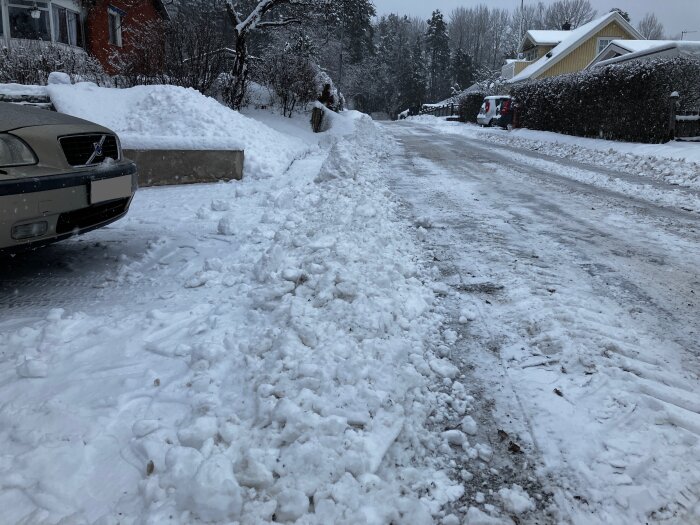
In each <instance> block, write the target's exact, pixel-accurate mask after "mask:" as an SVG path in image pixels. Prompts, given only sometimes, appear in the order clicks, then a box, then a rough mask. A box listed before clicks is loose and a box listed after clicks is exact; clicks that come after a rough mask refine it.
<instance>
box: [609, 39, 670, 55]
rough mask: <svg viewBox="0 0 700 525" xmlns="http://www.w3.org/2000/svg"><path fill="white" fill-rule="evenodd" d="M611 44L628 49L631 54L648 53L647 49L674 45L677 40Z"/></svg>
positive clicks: (621, 41) (634, 41)
mask: <svg viewBox="0 0 700 525" xmlns="http://www.w3.org/2000/svg"><path fill="white" fill-rule="evenodd" d="M610 43H611V44H615V45H617V46H619V47H621V48H623V49H626V50H627V51H629V52H630V53H634V52H636V51H646V50H647V49H653V48H656V47H659V46H663V45H668V44H673V43H675V40H613V41H612V42H610Z"/></svg>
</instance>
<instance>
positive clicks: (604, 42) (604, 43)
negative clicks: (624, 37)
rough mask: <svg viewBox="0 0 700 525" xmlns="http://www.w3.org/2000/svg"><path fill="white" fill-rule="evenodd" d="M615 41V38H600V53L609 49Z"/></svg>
mask: <svg viewBox="0 0 700 525" xmlns="http://www.w3.org/2000/svg"><path fill="white" fill-rule="evenodd" d="M613 40H615V39H614V38H599V39H598V53H600V52H601V51H602V50H603V49H605V48H606V47H608V44H609V43H610V42H612V41H613Z"/></svg>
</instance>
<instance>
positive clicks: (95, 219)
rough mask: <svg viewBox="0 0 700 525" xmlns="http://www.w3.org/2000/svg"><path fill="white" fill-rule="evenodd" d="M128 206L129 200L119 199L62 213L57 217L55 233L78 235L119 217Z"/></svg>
mask: <svg viewBox="0 0 700 525" xmlns="http://www.w3.org/2000/svg"><path fill="white" fill-rule="evenodd" d="M128 205H129V199H119V200H118V201H113V202H107V203H104V204H95V205H93V206H89V207H87V208H82V209H80V210H75V211H69V212H66V213H62V214H61V215H59V217H58V223H57V224H56V233H57V234H58V235H61V234H63V233H69V232H74V233H78V232H79V231H80V230H82V229H84V228H89V227H91V226H95V225H97V224H100V223H102V222H105V221H108V220H110V219H113V218H114V217H117V216H118V215H121V214H122V213H124V212H125V211H126V207H127V206H128Z"/></svg>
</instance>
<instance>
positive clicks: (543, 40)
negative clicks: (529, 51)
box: [518, 29, 571, 52]
mask: <svg viewBox="0 0 700 525" xmlns="http://www.w3.org/2000/svg"><path fill="white" fill-rule="evenodd" d="M570 34H571V31H562V30H560V31H555V30H549V29H531V30H529V31H528V32H527V33H525V38H523V40H522V42H520V46H519V47H518V51H519V52H522V51H523V50H524V48H525V42H526V41H527V40H530V41H531V42H532V43H533V44H535V45H538V46H541V45H547V44H549V45H556V44H559V43H560V42H562V41H563V40H565V39H566V38H567V37H568V36H569V35H570Z"/></svg>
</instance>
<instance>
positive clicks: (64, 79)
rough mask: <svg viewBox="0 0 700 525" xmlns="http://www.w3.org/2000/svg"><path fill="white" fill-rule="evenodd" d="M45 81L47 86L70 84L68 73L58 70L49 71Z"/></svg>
mask: <svg viewBox="0 0 700 525" xmlns="http://www.w3.org/2000/svg"><path fill="white" fill-rule="evenodd" d="M47 82H48V84H49V86H57V85H61V84H62V85H69V86H70V85H71V84H72V82H71V80H70V75H68V74H66V73H61V72H60V71H54V72H53V73H50V74H49V78H48V81H47Z"/></svg>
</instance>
